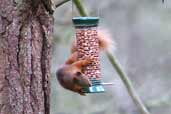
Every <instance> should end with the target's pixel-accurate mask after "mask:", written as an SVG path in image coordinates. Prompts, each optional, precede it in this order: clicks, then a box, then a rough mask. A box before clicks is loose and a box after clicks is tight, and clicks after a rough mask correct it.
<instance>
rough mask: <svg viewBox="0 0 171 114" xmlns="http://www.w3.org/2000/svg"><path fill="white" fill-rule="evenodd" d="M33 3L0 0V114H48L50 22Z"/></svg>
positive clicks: (39, 5) (51, 22) (26, 0)
mask: <svg viewBox="0 0 171 114" xmlns="http://www.w3.org/2000/svg"><path fill="white" fill-rule="evenodd" d="M33 1H34V2H33ZM33 1H32V0H22V1H20V2H18V3H16V2H15V1H14V0H0V114H49V113H50V112H49V110H50V109H49V107H50V103H49V102H50V59H51V48H52V32H53V31H52V30H53V28H52V26H53V18H52V16H51V15H49V13H48V12H47V11H46V8H45V7H44V5H43V3H42V2H41V1H40V0H33ZM35 1H36V3H35Z"/></svg>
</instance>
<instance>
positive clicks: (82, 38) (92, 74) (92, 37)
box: [73, 17, 104, 93]
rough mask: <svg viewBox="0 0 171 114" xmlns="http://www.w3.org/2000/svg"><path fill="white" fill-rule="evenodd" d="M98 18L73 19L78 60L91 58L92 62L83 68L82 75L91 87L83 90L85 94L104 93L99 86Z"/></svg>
mask: <svg viewBox="0 0 171 114" xmlns="http://www.w3.org/2000/svg"><path fill="white" fill-rule="evenodd" d="M98 22H99V18H98V17H74V18H73V23H74V25H75V29H76V42H77V52H78V60H82V59H85V58H87V57H93V58H94V61H93V62H92V63H91V64H89V65H87V66H85V67H84V68H83V73H84V74H85V76H87V77H88V78H89V79H90V80H91V83H92V86H91V87H85V88H83V91H84V92H85V93H100V92H104V88H103V86H102V85H101V72H100V58H99V51H100V50H99V38H98V33H97V32H98V31H97V26H98Z"/></svg>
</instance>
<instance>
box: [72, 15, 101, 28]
mask: <svg viewBox="0 0 171 114" xmlns="http://www.w3.org/2000/svg"><path fill="white" fill-rule="evenodd" d="M72 21H73V23H74V25H75V26H76V27H84V26H97V25H98V23H99V17H74V18H73V19H72Z"/></svg>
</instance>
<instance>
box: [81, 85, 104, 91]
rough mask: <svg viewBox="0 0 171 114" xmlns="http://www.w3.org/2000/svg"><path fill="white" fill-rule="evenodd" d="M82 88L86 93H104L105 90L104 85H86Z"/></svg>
mask: <svg viewBox="0 0 171 114" xmlns="http://www.w3.org/2000/svg"><path fill="white" fill-rule="evenodd" d="M82 90H83V92H84V93H103V92H105V90H104V88H103V86H101V85H97V86H91V87H84V88H83V89H82Z"/></svg>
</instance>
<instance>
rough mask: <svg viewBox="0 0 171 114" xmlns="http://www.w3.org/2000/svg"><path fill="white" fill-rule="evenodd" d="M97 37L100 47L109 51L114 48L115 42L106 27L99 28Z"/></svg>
mask: <svg viewBox="0 0 171 114" xmlns="http://www.w3.org/2000/svg"><path fill="white" fill-rule="evenodd" d="M98 37H99V46H100V49H102V50H104V51H110V52H111V51H114V50H115V49H116V43H115V41H114V39H113V38H112V36H111V34H110V32H109V31H108V30H107V29H104V28H99V29H98Z"/></svg>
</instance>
